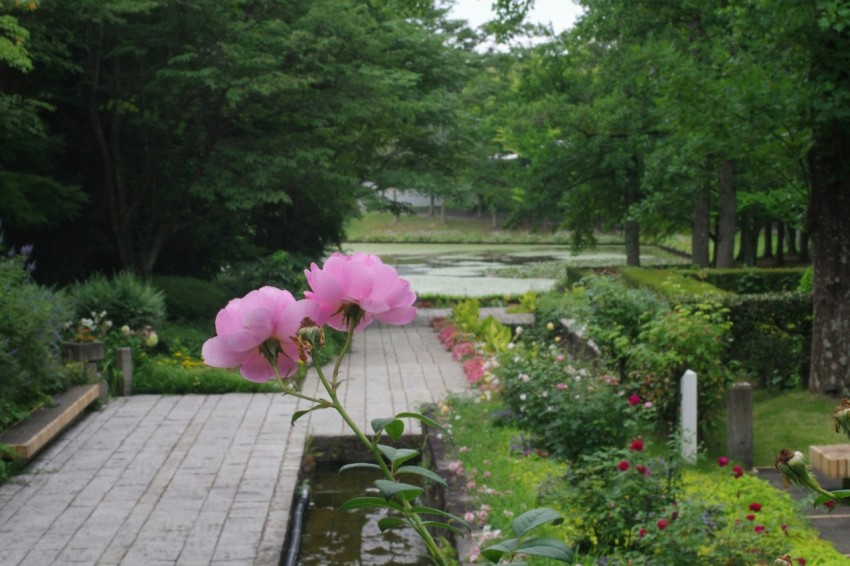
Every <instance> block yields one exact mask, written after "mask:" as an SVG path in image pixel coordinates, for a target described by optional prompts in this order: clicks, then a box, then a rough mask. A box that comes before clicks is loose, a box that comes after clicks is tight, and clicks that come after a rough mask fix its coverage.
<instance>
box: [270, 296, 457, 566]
mask: <svg viewBox="0 0 850 566" xmlns="http://www.w3.org/2000/svg"><path fill="white" fill-rule="evenodd" d="M352 310H353V309H352ZM361 317H362V311H360V316H357V313H356V312H355V314H354V316H350V317H349V318H348V332H347V333H346V338H345V343H344V344H343V346H342V349H341V350H340V352H339V355H338V356H337V361H336V364H334V370H333V375H332V377H331V381H328V379H327V377H325V372H323V371H322V368H321V367H320V366H319V364H317V363H313V367H314V368H316V373H317V374H318V375H319V379H320V380H321V382H322V385H323V386H324V388H325V391H327V393H328V395H330V398H331V400H330V401H327V400H325V399H316V398H313V397H310V396H308V395H302V394H300V393H295V392H294V391H292V390H290V389H288V388H284V392H285V393H286V394H289V395H294V396H296V397H298V398H300V399H306V400H308V401H312V402H314V403H317V404H319V405H322V406H323V407H322V408H330V407H332V408H334V409H336V411H337V413H339V415H340V416H341V417H342V419H343V420H344V421H345V423H346V424H347V425H348V427H349V428H350V429H351V430H352V432H354V434H355V435H356V436H357V438H359V439H360V441H361V442H362V443H363V444H364V445H365V446H366V447H367V448H368V449H369V451H370V452H372V455H373V456H374V457H375V461H376V462H377V463H378V466H379V467H380V468H381V471H382V472H383V473H384V476H386V478H387V479H388V480H389V481H393V482H394V481H396V478H395V476H393V473H392V471H391V470H390V469H389V468H388V467H387V464H386V462H385V461H384V457H383V455H382V454H381V451H380V450H379V449H378V446H377V444H376V443H374V442H372V441H370V440H369V438H368V437H367V436H366V435H365V434H364V433H363V431H362V430H360V427H358V426H357V424H356V423H355V422H354V420H353V419H352V418H351V416H350V415H349V414H348V412H347V411H346V410H345V408H344V407H343V406H342V403H340V401H339V397H338V396H337V393H336V390H337V389H338V388H339V371H340V368H341V367H342V360H343V358H344V357H345V355H346V354H347V353H348V351H349V349H350V348H351V342H352V340H353V337H354V329H355V328H357V324H358V323H359V322H360V318H361ZM272 367H274V371H275V376H277V379H278V381H279V382H280V383H281V386H282V387H283V380H282V379H281V377H280V371H279V370H278V368H277V365H276V364H272ZM399 500H400V501H401V506H402V514H403V515H404V517H405V519H406V520H407V522H408V524H409V525H410V526H411V527H412V528H413V530H414V531H416V532H417V533H418V534H419V536H420V537H421V538H422V541H423V542H424V543H425V546H427V547H428V552H429V553H430V554H431V557H432V558H433V559H434V561H435V562H436V563H437V564H438V565H439V566H448V564H449V563H448V561H447V560H446V558H445V556H443V553H442V551H441V550H440V547H439V546H438V545H437V543H436V542H435V541H434V538H433V537H432V536H431V533H429V532H428V529H427V528H426V527H425V525H424V524H423V523H422V519H421V518H420V517H419V515H417V514H416V513H415V512H414V511H413V507H412V506H411V505H410V502H409V501H408V500H407V499H405V498H404V497H399Z"/></svg>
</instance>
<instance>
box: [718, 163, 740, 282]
mask: <svg viewBox="0 0 850 566" xmlns="http://www.w3.org/2000/svg"><path fill="white" fill-rule="evenodd" d="M719 184H720V202H719V206H720V216H719V218H718V221H717V267H718V268H728V267H734V265H735V215H736V214H737V210H736V208H737V197H736V195H735V162H734V161H732V160H731V159H725V160H723V163H721V164H720V178H719Z"/></svg>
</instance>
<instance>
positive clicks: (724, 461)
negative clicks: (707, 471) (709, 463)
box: [717, 456, 729, 468]
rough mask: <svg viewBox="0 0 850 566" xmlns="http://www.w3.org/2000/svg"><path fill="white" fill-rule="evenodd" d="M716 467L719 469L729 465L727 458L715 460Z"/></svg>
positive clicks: (722, 457)
mask: <svg viewBox="0 0 850 566" xmlns="http://www.w3.org/2000/svg"><path fill="white" fill-rule="evenodd" d="M717 465H718V466H720V467H721V468H725V467H726V466H728V465H729V458H727V457H726V456H721V457H720V458H718V459H717Z"/></svg>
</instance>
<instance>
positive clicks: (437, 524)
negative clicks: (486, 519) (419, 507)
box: [422, 521, 466, 536]
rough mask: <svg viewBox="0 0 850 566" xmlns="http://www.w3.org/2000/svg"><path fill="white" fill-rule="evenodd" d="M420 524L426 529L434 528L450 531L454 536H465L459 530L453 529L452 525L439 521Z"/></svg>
mask: <svg viewBox="0 0 850 566" xmlns="http://www.w3.org/2000/svg"><path fill="white" fill-rule="evenodd" d="M422 524H423V525H424V526H426V527H435V528H438V529H446V530H449V531H451V532H453V533H455V534H458V535H460V536H464V535H465V534H466V533H464V532H463V531H462V530H460V529H459V528H457V527H455V526H454V525H450V524H448V523H441V522H439V521H422Z"/></svg>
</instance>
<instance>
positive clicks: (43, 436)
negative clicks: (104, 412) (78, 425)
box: [0, 384, 101, 460]
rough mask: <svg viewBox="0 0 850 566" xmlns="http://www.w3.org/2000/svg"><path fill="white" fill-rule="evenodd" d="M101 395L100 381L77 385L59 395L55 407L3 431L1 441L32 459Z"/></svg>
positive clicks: (33, 414) (35, 412)
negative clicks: (98, 382)
mask: <svg viewBox="0 0 850 566" xmlns="http://www.w3.org/2000/svg"><path fill="white" fill-rule="evenodd" d="M100 396H101V385H98V384H91V385H78V386H76V387H72V388H70V389H69V390H68V391H66V392H65V393H62V394H61V395H59V396H58V397H57V398H56V404H55V405H54V406H52V407H43V408H41V409H38V410H36V411H34V412H33V413H32V415H30V417H29V418H27V419H25V420H23V421H21V422H19V423H18V424H16V425H15V426H13V427H12V428H10V429H8V430H5V431H4V432H3V434H0V444H5V445H6V446H7V447H9V448H11V449H12V451H14V452H15V454H17V455H18V456H20V457H21V458H23V459H24V460H29V459H30V458H32V457H33V456H35V454H36V453H37V452H38V451H39V450H41V449H42V448H44V447H45V446H46V445H47V443H49V442H50V441H51V440H53V439H54V438H55V437H56V436H57V435H58V434H59V433H60V432H62V431H63V430H64V429H65V428H66V427H68V425H70V424H71V423H73V422H74V420H75V419H76V418H77V417H78V416H79V415H80V413H82V412H83V411H84V410H85V409H86V407H88V406H89V405H91V404H92V403H94V402H95V401H97V399H98V398H99V397H100Z"/></svg>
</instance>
